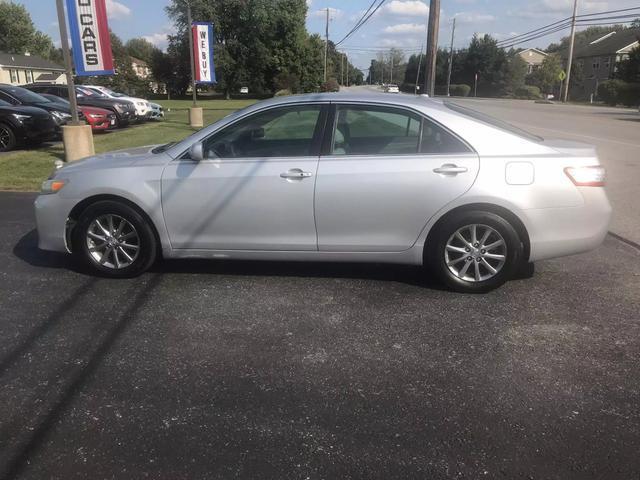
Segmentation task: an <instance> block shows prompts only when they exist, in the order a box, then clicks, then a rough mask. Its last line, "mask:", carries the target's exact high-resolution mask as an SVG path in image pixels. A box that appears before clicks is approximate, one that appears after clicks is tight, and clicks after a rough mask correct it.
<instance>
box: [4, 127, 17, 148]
mask: <svg viewBox="0 0 640 480" xmlns="http://www.w3.org/2000/svg"><path fill="white" fill-rule="evenodd" d="M15 146H16V136H15V134H14V133H13V130H11V127H9V126H8V125H5V124H4V123H0V152H8V151H10V150H13V149H14V148H15Z"/></svg>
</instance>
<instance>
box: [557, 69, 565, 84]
mask: <svg viewBox="0 0 640 480" xmlns="http://www.w3.org/2000/svg"><path fill="white" fill-rule="evenodd" d="M565 78H567V72H565V71H564V70H560V73H559V74H558V80H560V81H561V82H562V81H564V79H565Z"/></svg>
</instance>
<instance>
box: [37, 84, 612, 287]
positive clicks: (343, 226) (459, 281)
mask: <svg viewBox="0 0 640 480" xmlns="http://www.w3.org/2000/svg"><path fill="white" fill-rule="evenodd" d="M604 181H605V171H604V168H603V167H602V166H601V165H600V161H599V160H598V157H597V154H596V152H595V149H594V148H593V147H591V146H589V145H584V144H582V143H576V142H571V141H554V140H543V139H541V138H539V137H535V136H533V135H530V134H527V133H526V132H523V131H521V130H519V129H517V128H515V127H512V126H510V125H507V124H505V123H504V122H500V121H499V120H496V119H493V118H491V117H488V116H485V115H482V114H480V113H477V112H475V111H473V110H470V109H467V108H464V107H460V106H458V105H456V104H455V103H452V102H442V101H436V100H432V99H425V98H423V97H419V96H413V95H399V96H393V97H391V96H389V95H379V94H372V95H362V94H313V95H306V96H304V95H300V96H287V97H277V98H276V99H273V100H270V101H266V102H260V103H257V104H254V105H252V106H250V107H247V108H245V109H243V110H240V111H237V112H235V113H233V114H231V115H229V116H228V117H225V118H224V119H222V120H220V121H218V122H216V123H214V124H213V125H210V126H209V127H206V128H204V129H202V130H200V131H199V132H197V133H195V134H193V135H192V136H190V137H188V138H186V139H184V140H182V141H181V142H179V143H176V144H167V145H164V146H158V147H139V148H134V149H130V150H120V151H117V152H114V153H111V154H103V155H96V156H93V157H90V158H88V159H86V160H83V161H79V162H74V163H72V164H70V165H68V166H65V167H62V168H61V169H59V170H57V171H56V172H54V174H53V175H52V176H51V177H50V179H49V180H48V181H47V182H45V183H44V184H43V189H42V194H41V195H40V196H39V197H38V199H37V200H36V203H35V210H36V219H37V224H38V237H39V246H40V248H42V249H44V250H54V251H60V252H73V253H74V254H75V255H76V257H77V258H78V260H80V261H81V262H83V264H84V265H85V266H86V267H88V268H89V269H91V270H92V271H93V272H95V273H96V274H99V275H106V276H111V277H130V276H133V275H138V274H140V273H142V272H144V271H145V270H147V269H148V268H150V267H151V265H152V264H153V263H154V262H155V260H156V259H157V258H158V257H160V256H162V257H164V258H194V257H203V258H212V259H216V258H224V259H251V260H297V261H348V262H354V261H361V262H383V263H385V262H386V263H402V264H413V265H426V266H428V268H429V270H430V271H431V272H432V273H433V274H434V275H436V276H437V277H438V278H440V279H441V281H442V282H443V283H444V284H446V285H447V286H449V287H450V288H452V289H454V290H457V291H461V292H486V291H488V290H491V289H493V288H496V287H498V286H500V285H502V284H503V283H504V282H505V281H507V280H509V279H510V278H513V276H514V275H515V274H516V273H517V272H518V271H520V269H521V268H522V267H523V266H526V265H527V264H528V262H534V261H538V260H543V259H549V258H554V257H561V256H565V255H573V254H577V253H581V252H586V251H589V250H592V249H594V248H596V247H597V246H599V245H600V244H601V243H602V241H603V240H604V238H605V236H606V235H607V230H608V226H609V221H610V218H611V206H610V204H609V201H608V199H607V194H606V192H605V189H604V188H603V186H604ZM256 199H259V201H257V200H256ZM345 206H348V207H345ZM569 281H570V279H569ZM576 281H577V282H579V280H576Z"/></svg>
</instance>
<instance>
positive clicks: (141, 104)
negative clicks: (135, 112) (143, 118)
mask: <svg viewBox="0 0 640 480" xmlns="http://www.w3.org/2000/svg"><path fill="white" fill-rule="evenodd" d="M136 103H137V104H138V106H139V107H144V102H136Z"/></svg>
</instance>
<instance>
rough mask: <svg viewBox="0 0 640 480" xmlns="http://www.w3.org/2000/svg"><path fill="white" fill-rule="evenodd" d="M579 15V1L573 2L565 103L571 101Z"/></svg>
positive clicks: (563, 99) (574, 0)
mask: <svg viewBox="0 0 640 480" xmlns="http://www.w3.org/2000/svg"><path fill="white" fill-rule="evenodd" d="M577 13H578V0H573V16H572V18H571V40H570V42H569V59H568V61H567V78H566V79H565V81H566V83H565V84H564V95H563V98H562V101H563V102H565V103H566V102H567V100H568V99H569V80H571V67H572V66H573V47H574V44H575V40H576V15H577Z"/></svg>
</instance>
